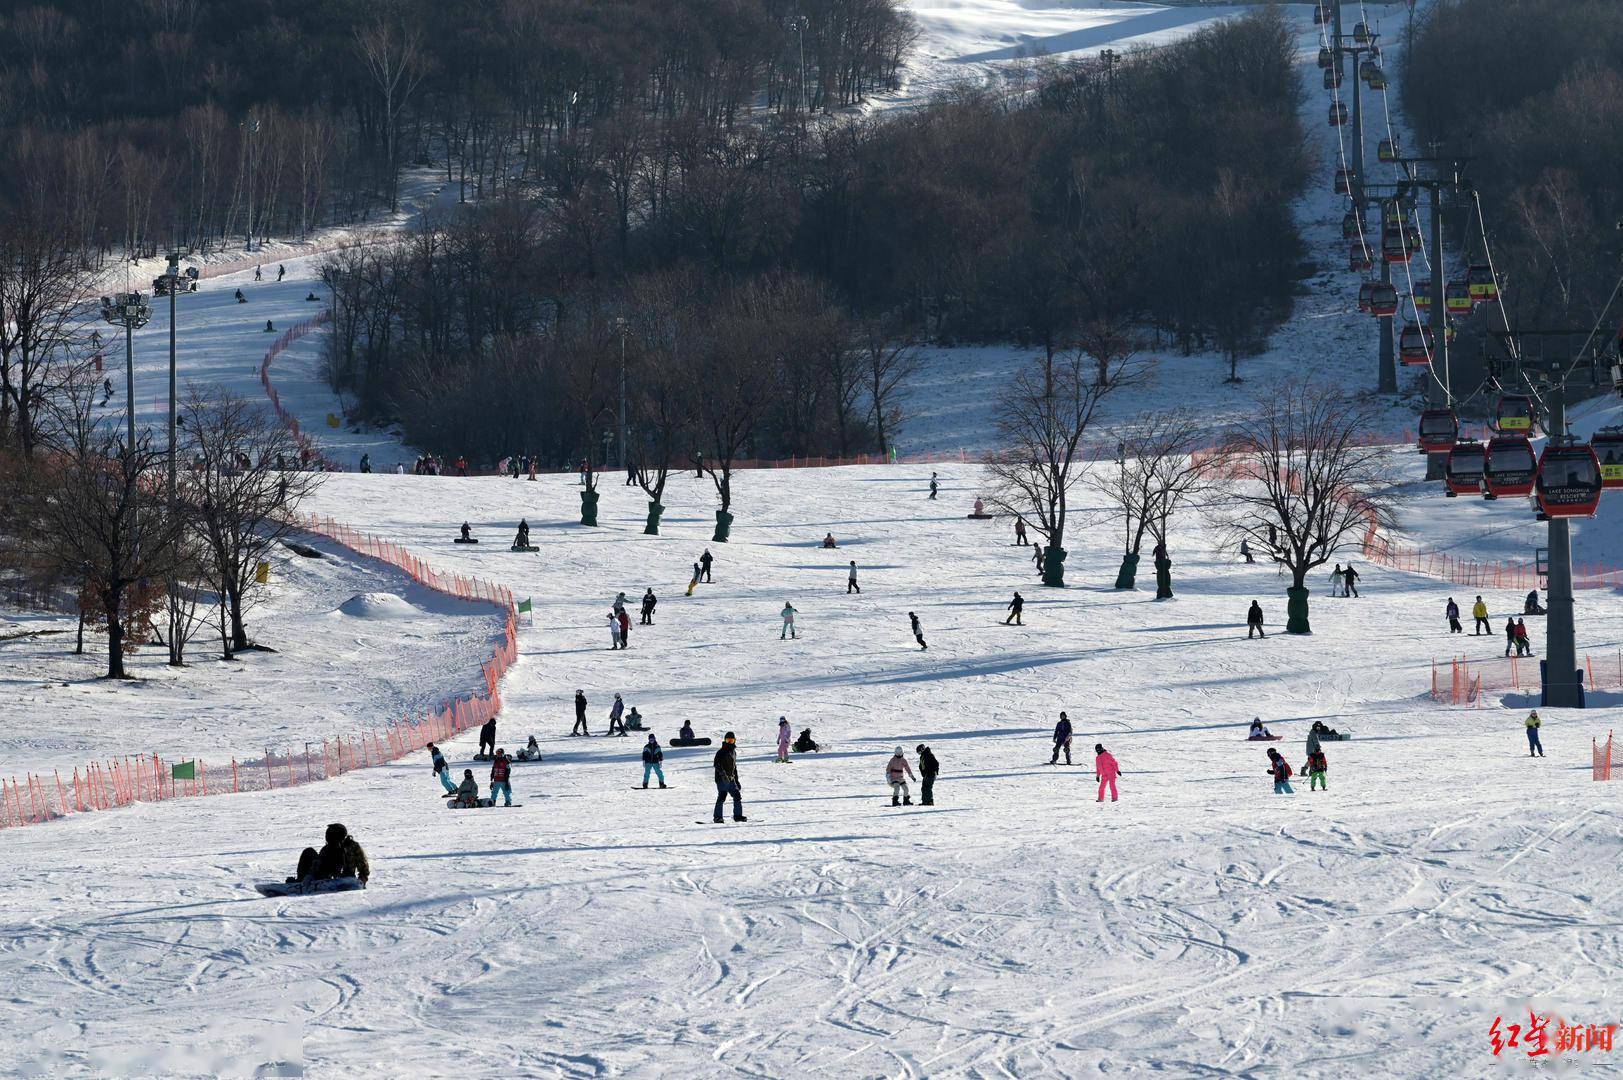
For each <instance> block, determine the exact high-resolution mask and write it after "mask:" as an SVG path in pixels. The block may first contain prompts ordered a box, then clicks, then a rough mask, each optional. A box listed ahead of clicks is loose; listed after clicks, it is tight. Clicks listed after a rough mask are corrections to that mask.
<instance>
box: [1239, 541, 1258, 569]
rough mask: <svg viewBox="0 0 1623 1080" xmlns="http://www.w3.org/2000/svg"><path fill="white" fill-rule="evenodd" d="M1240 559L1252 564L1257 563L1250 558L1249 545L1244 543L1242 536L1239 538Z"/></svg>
mask: <svg viewBox="0 0 1623 1080" xmlns="http://www.w3.org/2000/svg"><path fill="white" fill-rule="evenodd" d="M1240 557H1241V558H1243V559H1244V560H1245V561H1246V562H1248V563H1254V562H1256V561H1257V560H1255V559H1253V558H1252V557H1251V545H1250V544H1248V543H1246V541H1245V537H1243V536H1242V537H1240Z"/></svg>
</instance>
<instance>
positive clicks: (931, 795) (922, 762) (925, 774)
mask: <svg viewBox="0 0 1623 1080" xmlns="http://www.w3.org/2000/svg"><path fill="white" fill-rule="evenodd" d="M913 749H914V750H915V751H917V753H918V755H919V805H920V806H934V805H935V778H936V777H937V776H939V775H940V774H941V763H940V762H939V761H937V760H936V759H935V754H933V753H931V751H930V748H929V747H928V746H925V745H924V744H923V743H919V744H918V745H917V746H915V747H914V748H913Z"/></svg>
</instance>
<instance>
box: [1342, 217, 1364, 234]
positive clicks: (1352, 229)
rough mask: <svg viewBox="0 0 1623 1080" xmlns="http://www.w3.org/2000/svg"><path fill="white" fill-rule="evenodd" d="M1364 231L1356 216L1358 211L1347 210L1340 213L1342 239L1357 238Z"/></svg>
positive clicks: (1360, 221)
mask: <svg viewBox="0 0 1623 1080" xmlns="http://www.w3.org/2000/svg"><path fill="white" fill-rule="evenodd" d="M1363 232H1364V223H1363V221H1362V220H1360V219H1359V217H1358V211H1356V210H1348V211H1347V212H1346V213H1345V214H1342V215H1341V238H1342V239H1343V240H1357V239H1358V238H1359V237H1360V236H1362V235H1363Z"/></svg>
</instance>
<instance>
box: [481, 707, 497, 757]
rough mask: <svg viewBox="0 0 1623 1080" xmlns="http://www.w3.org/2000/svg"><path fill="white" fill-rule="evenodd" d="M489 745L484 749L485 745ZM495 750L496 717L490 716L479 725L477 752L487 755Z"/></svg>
mask: <svg viewBox="0 0 1623 1080" xmlns="http://www.w3.org/2000/svg"><path fill="white" fill-rule="evenodd" d="M487 746H488V747H490V749H489V750H486V749H485V747H487ZM495 752H496V718H495V717H494V716H492V717H491V718H490V719H489V720H486V721H485V722H484V723H483V724H481V725H480V727H479V753H481V754H483V755H485V756H487V757H488V756H489V755H491V754H494V753H495Z"/></svg>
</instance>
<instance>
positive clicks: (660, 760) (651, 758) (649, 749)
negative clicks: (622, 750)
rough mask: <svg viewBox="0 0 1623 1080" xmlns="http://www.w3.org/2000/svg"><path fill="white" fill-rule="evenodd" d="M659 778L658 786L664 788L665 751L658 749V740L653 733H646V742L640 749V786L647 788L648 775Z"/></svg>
mask: <svg viewBox="0 0 1623 1080" xmlns="http://www.w3.org/2000/svg"><path fill="white" fill-rule="evenodd" d="M650 773H652V774H653V775H655V776H657V777H659V786H660V787H664V786H665V751H664V750H661V749H660V747H659V739H657V738H655V736H654V733H653V732H651V731H650V732H649V733H648V741H647V742H646V743H644V744H643V747H642V786H643V787H644V788H647V787H648V775H649V774H650Z"/></svg>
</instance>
